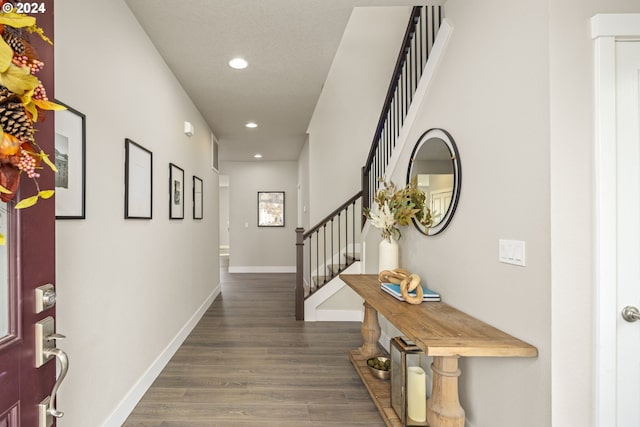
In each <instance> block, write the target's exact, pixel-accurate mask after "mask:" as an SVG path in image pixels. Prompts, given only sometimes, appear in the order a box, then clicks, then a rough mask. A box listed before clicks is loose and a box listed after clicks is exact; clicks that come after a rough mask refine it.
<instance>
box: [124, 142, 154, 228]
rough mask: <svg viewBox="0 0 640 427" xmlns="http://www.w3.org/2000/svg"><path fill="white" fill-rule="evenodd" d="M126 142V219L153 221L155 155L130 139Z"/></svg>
mask: <svg viewBox="0 0 640 427" xmlns="http://www.w3.org/2000/svg"><path fill="white" fill-rule="evenodd" d="M124 141H125V142H124V150H125V160H124V217H125V219H151V216H152V209H153V153H151V151H149V150H147V149H146V148H144V147H143V146H141V145H138V144H136V143H135V142H133V141H132V140H130V139H128V138H127V139H125V140H124Z"/></svg>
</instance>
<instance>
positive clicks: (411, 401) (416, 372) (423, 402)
mask: <svg viewBox="0 0 640 427" xmlns="http://www.w3.org/2000/svg"><path fill="white" fill-rule="evenodd" d="M407 415H408V416H409V418H411V419H412V420H414V421H420V422H424V421H426V420H427V381H426V375H425V373H424V369H422V368H421V367H419V366H409V367H407Z"/></svg>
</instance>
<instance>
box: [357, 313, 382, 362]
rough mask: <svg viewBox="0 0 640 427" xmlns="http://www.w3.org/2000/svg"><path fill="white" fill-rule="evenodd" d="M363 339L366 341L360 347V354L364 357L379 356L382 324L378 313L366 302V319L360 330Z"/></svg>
mask: <svg viewBox="0 0 640 427" xmlns="http://www.w3.org/2000/svg"><path fill="white" fill-rule="evenodd" d="M360 332H361V333H362V339H363V340H364V342H363V344H362V347H360V349H359V350H360V354H362V355H363V356H364V357H367V358H369V357H373V356H377V355H378V353H379V350H378V340H379V339H380V324H379V323H378V312H377V311H376V310H375V309H374V308H373V307H371V306H370V305H369V304H368V303H367V302H366V301H365V303H364V319H363V320H362V327H361V328H360Z"/></svg>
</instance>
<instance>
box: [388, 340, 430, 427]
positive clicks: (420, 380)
mask: <svg viewBox="0 0 640 427" xmlns="http://www.w3.org/2000/svg"><path fill="white" fill-rule="evenodd" d="M390 344H391V345H390V346H389V347H390V349H391V354H390V357H391V407H392V408H393V410H394V411H395V412H396V414H397V415H398V417H399V418H400V421H402V425H403V426H427V425H428V424H427V419H426V411H427V393H426V382H427V381H426V376H425V372H424V370H423V369H422V362H423V360H424V359H425V358H426V356H425V354H424V352H423V351H422V350H420V348H419V347H418V346H416V345H415V343H413V342H412V341H410V340H409V339H408V338H406V337H394V338H392V339H391V342H390Z"/></svg>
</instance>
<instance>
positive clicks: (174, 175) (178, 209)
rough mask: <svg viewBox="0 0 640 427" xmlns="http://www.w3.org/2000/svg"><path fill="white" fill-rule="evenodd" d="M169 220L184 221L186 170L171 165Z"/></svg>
mask: <svg viewBox="0 0 640 427" xmlns="http://www.w3.org/2000/svg"><path fill="white" fill-rule="evenodd" d="M169 219H184V169H182V168H181V167H180V166H177V165H175V164H173V163H169Z"/></svg>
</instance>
